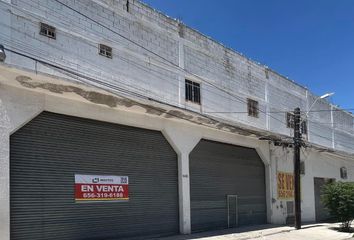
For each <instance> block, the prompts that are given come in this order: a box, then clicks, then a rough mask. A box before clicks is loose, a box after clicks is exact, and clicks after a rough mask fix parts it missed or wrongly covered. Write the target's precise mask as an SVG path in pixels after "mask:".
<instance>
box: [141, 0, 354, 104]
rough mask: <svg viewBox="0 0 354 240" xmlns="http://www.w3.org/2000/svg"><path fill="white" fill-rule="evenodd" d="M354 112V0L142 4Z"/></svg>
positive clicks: (154, 1)
mask: <svg viewBox="0 0 354 240" xmlns="http://www.w3.org/2000/svg"><path fill="white" fill-rule="evenodd" d="M143 1H144V2H145V3H147V4H148V5H150V6H152V7H154V8H156V9H157V10H159V11H161V12H163V13H165V14H167V15H169V16H171V17H174V18H179V19H181V20H182V21H183V22H184V23H185V24H186V25H188V26H191V27H193V28H195V29H197V30H199V31H200V32H202V33H204V34H206V35H208V36H210V37H212V38H213V39H215V40H217V41H219V42H222V43H223V44H225V45H226V46H228V47H231V48H233V49H235V50H236V51H238V52H241V53H243V54H245V55H246V56H247V57H249V58H251V59H253V60H255V61H257V62H260V63H262V64H265V65H267V66H269V67H270V68H272V69H274V70H275V71H277V72H279V73H281V74H282V75H285V76H287V77H289V78H290V79H292V80H294V81H296V82H298V83H300V84H301V85H303V86H306V87H308V88H309V89H310V90H311V91H312V92H314V93H315V94H317V95H322V94H323V93H326V92H335V93H336V94H335V95H334V96H333V97H331V99H330V100H331V102H333V103H334V104H337V105H340V106H341V107H342V108H354V99H353V96H354V0H296V1H294V0H143Z"/></svg>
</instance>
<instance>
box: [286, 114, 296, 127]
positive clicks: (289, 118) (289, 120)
mask: <svg viewBox="0 0 354 240" xmlns="http://www.w3.org/2000/svg"><path fill="white" fill-rule="evenodd" d="M286 127H287V128H292V129H294V127H295V116H294V114H293V113H291V112H287V113H286Z"/></svg>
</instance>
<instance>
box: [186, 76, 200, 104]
mask: <svg viewBox="0 0 354 240" xmlns="http://www.w3.org/2000/svg"><path fill="white" fill-rule="evenodd" d="M185 88H186V100H187V101H190V102H193V103H197V104H200V83H197V82H193V81H191V80H187V79H186V80H185Z"/></svg>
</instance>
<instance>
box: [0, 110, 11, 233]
mask: <svg viewBox="0 0 354 240" xmlns="http://www.w3.org/2000/svg"><path fill="white" fill-rule="evenodd" d="M0 116H2V114H1V115H0ZM1 120H2V119H1ZM9 157H10V141H9V132H8V131H7V130H6V128H3V127H1V128H0V219H1V224H0V240H9V239H10V171H9V169H10V164H9V163H10V162H9Z"/></svg>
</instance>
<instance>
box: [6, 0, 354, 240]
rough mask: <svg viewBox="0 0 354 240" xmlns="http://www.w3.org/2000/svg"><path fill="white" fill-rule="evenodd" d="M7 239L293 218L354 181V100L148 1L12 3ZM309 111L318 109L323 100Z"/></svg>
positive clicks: (161, 232) (314, 213) (184, 229)
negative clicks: (320, 89)
mask: <svg viewBox="0 0 354 240" xmlns="http://www.w3.org/2000/svg"><path fill="white" fill-rule="evenodd" d="M0 22H1V24H0V44H1V45H2V47H1V48H0V60H1V62H0V134H1V138H0V166H1V167H0V179H1V185H0V192H1V195H0V217H1V219H2V222H1V223H2V224H0V239H1V240H9V239H11V240H18V239H26V240H27V239H46V240H49V239H126V238H129V237H145V238H148V236H149V237H152V236H154V237H157V236H167V235H175V234H189V233H191V232H199V231H207V230H214V229H223V228H234V227H239V226H247V225H256V224H266V223H277V224H286V223H290V222H292V221H293V217H294V199H293V198H294V196H293V174H292V172H293V148H292V137H293V126H292V125H293V121H292V119H293V115H292V111H293V109H294V108H296V107H300V109H301V110H302V112H303V113H304V114H303V115H304V116H303V120H304V124H302V133H303V139H304V143H305V145H306V147H303V148H302V151H301V160H302V176H301V186H302V218H303V221H323V220H326V219H327V218H328V213H327V212H326V210H325V209H324V207H323V206H322V204H321V202H320V200H319V199H320V194H321V192H320V188H321V186H323V184H325V183H326V182H330V181H354V149H353V144H352V143H353V140H354V129H353V116H352V114H351V113H348V112H345V111H343V110H341V109H338V108H337V107H336V106H334V105H332V104H330V103H329V102H327V101H326V100H325V99H321V98H319V97H318V96H315V95H314V94H312V93H311V92H310V91H309V90H308V89H306V88H304V87H302V86H300V85H298V84H296V83H295V82H293V81H289V80H288V79H286V78H284V77H283V76H282V75H280V74H278V73H276V72H275V71H273V70H271V69H269V68H268V67H265V66H262V65H260V64H258V63H255V62H253V61H251V60H250V59H247V58H246V57H244V56H242V55H240V54H239V53H237V52H235V51H233V50H231V49H228V48H226V47H224V46H223V45H221V44H219V43H217V42H215V41H214V40H212V39H210V38H208V37H206V36H204V35H202V34H201V33H199V32H197V31H195V30H193V29H191V28H189V27H187V26H185V25H184V24H183V23H181V22H179V21H176V20H173V19H170V18H168V17H167V16H165V15H163V14H161V13H159V12H157V11H155V10H153V9H151V8H150V7H148V6H146V5H144V4H143V3H141V2H139V1H134V0H90V1H86V0H67V1H64V0H48V1H41V0H0ZM309 110H312V111H311V112H310V111H309Z"/></svg>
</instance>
